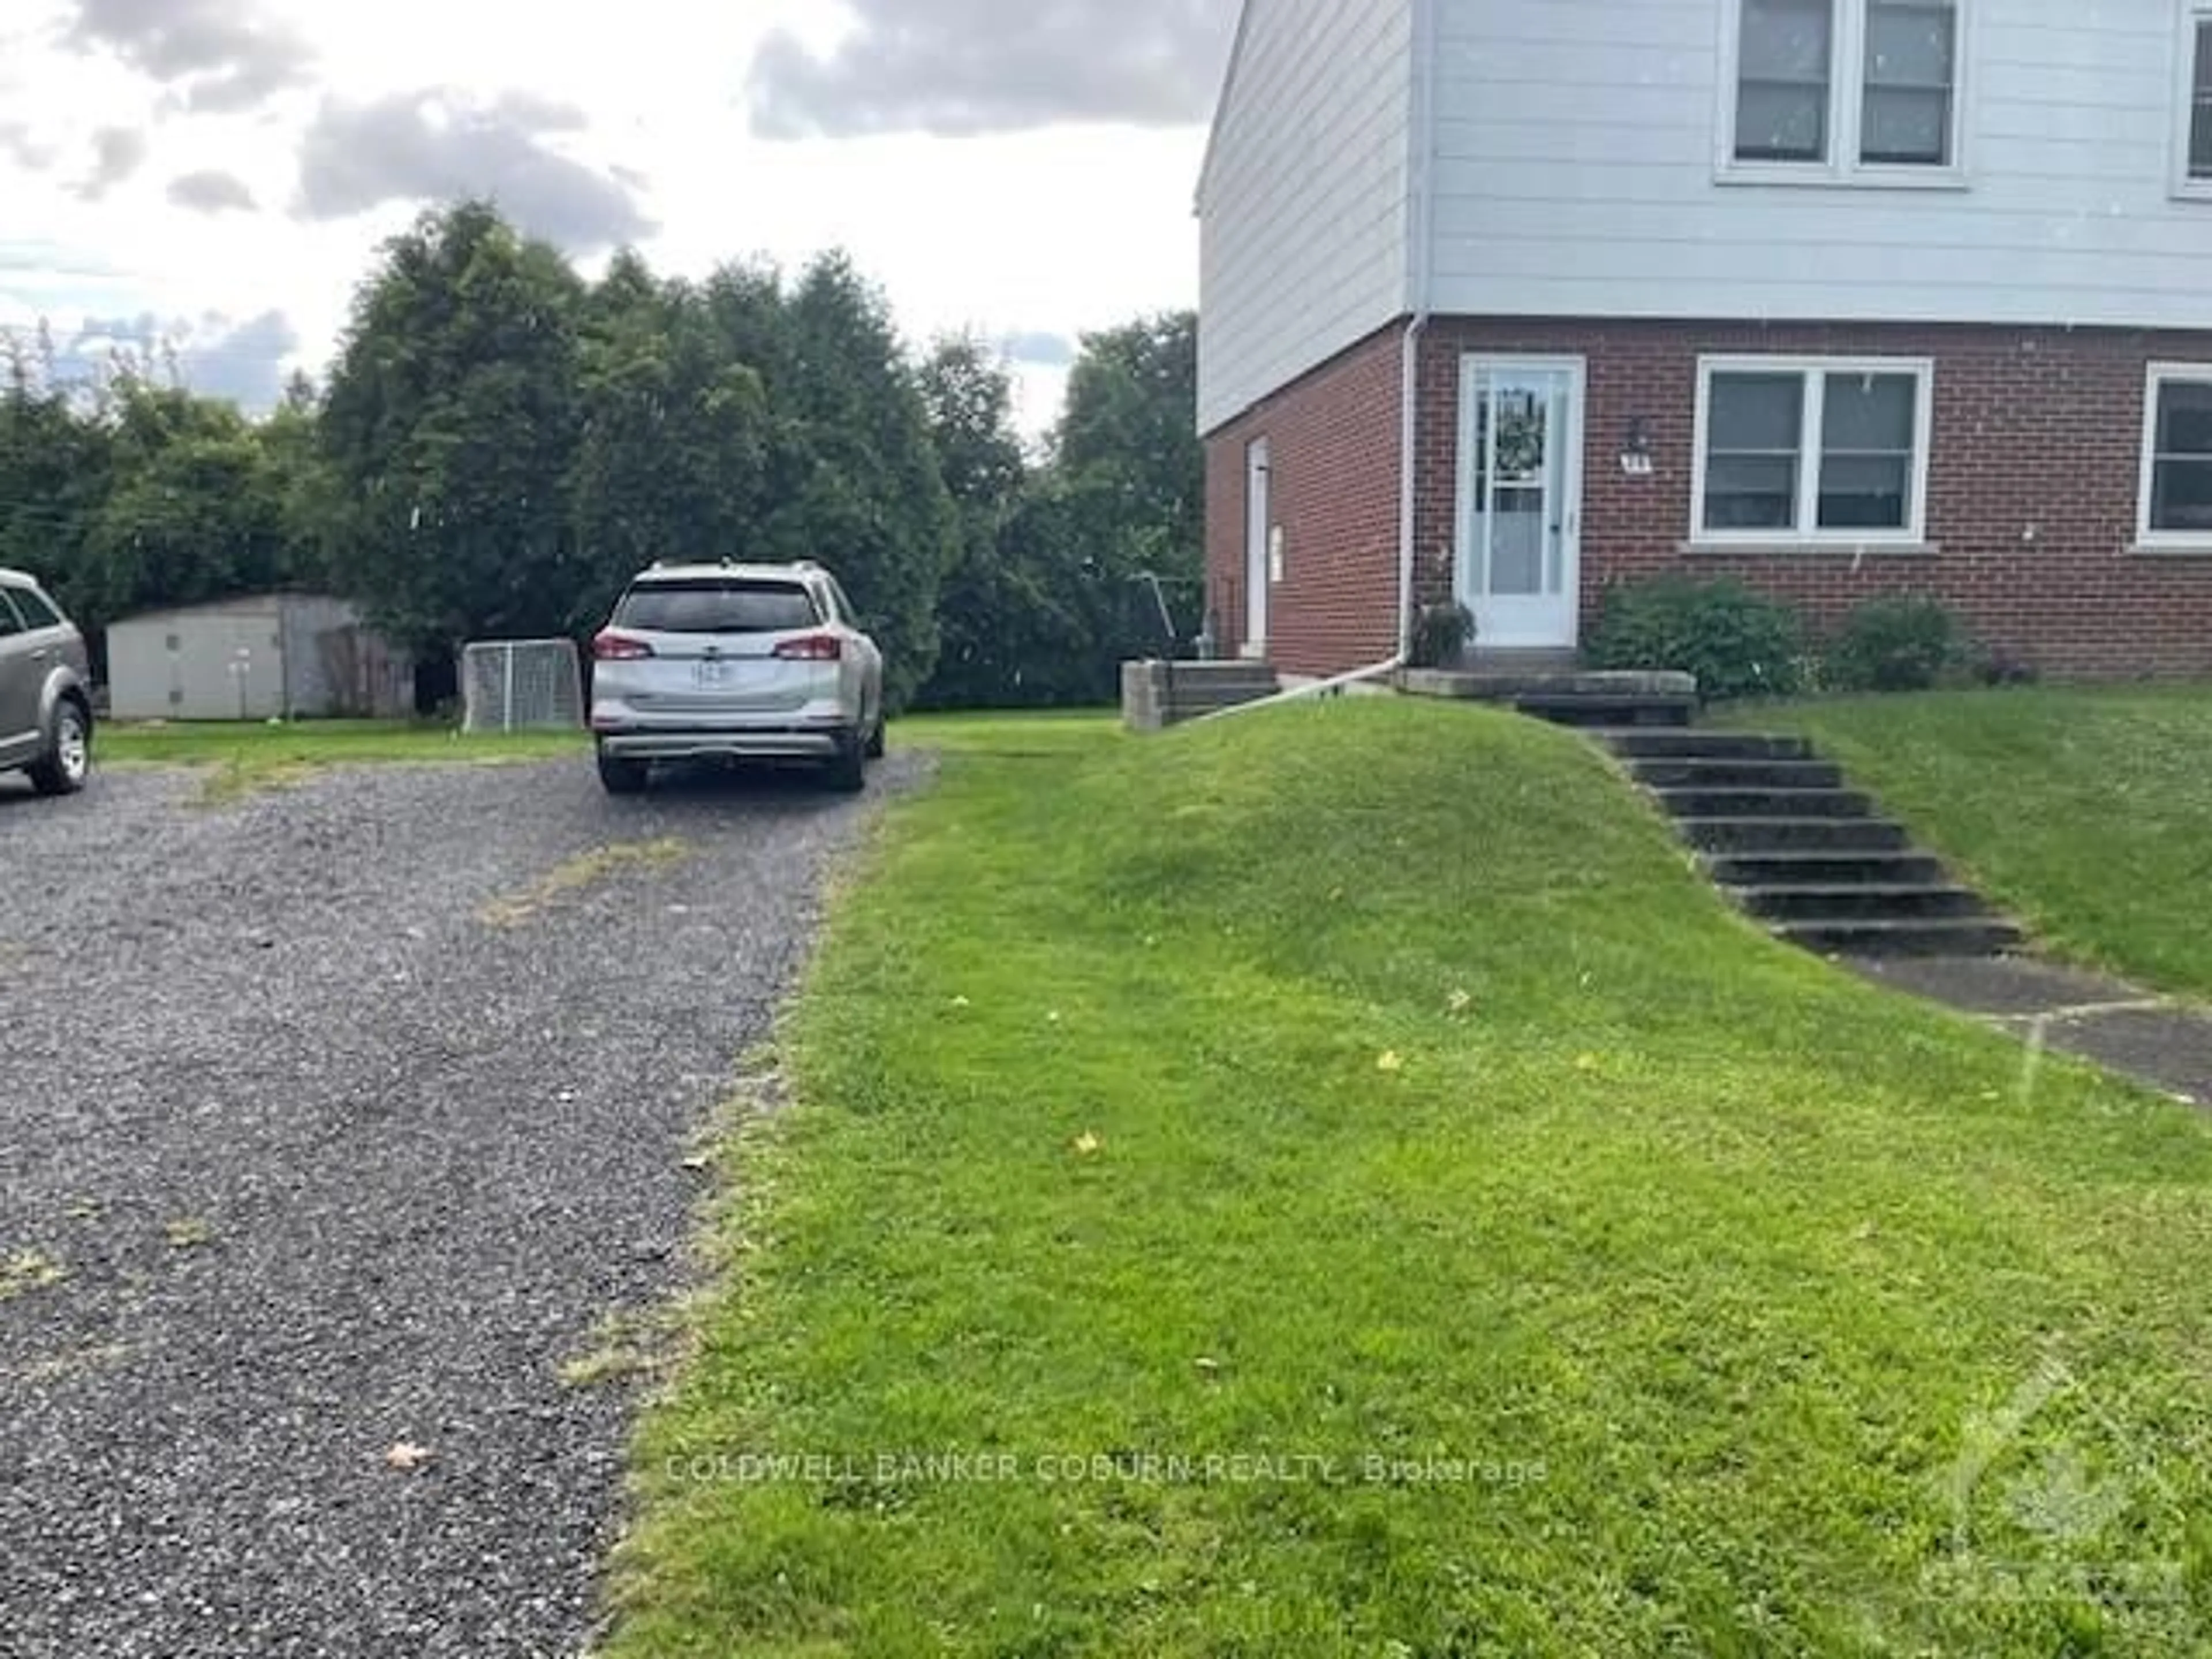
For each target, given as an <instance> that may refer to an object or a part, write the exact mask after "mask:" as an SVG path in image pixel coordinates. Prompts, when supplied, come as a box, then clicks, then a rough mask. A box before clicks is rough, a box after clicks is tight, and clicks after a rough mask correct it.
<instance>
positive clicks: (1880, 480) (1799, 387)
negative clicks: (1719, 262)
mask: <svg viewBox="0 0 2212 1659" xmlns="http://www.w3.org/2000/svg"><path fill="white" fill-rule="evenodd" d="M1934 383H1935V369H1934V366H1933V365H1932V364H1930V363H1929V362H1927V361H1926V360H1924V359H1920V358H1887V357H1876V358H1832V357H1814V358H1789V357H1766V356H1746V357H1707V358H1704V359H1701V360H1700V361H1699V366H1698V424H1697V476H1696V482H1695V485H1694V489H1693V492H1692V494H1693V500H1692V513H1691V528H1690V538H1691V540H1692V543H1693V544H1699V545H1711V546H1714V547H1723V546H1742V545H1757V546H1777V547H1791V546H1796V545H1800V544H1802V545H1804V546H1807V547H1823V546H1832V545H1838V544H1840V545H1844V546H1851V547H1858V546H1870V545H1884V544H1888V545H1899V546H1917V545H1919V544H1922V542H1923V540H1924V532H1925V527H1926V523H1927V495H1928V460H1929V419H1930V409H1931V403H1932V398H1931V393H1932V389H1933V386H1934Z"/></svg>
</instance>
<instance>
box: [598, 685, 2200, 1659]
mask: <svg viewBox="0 0 2212 1659" xmlns="http://www.w3.org/2000/svg"><path fill="white" fill-rule="evenodd" d="M934 735H935V737H936V738H937V739H938V740H939V742H941V743H942V744H944V746H945V750H946V753H945V761H944V765H943V769H942V775H941V776H940V778H939V781H938V783H937V785H936V787H934V788H933V789H932V790H930V791H929V792H927V793H923V794H921V795H918V796H915V797H911V798H909V799H907V800H906V801H904V802H902V804H900V805H898V806H896V808H895V809H894V811H893V813H892V816H891V817H890V821H889V822H888V823H887V825H886V827H885V829H884V833H883V835H882V836H881V839H880V841H879V842H878V845H877V846H876V848H874V849H873V851H872V854H871V855H870V860H869V863H868V866H867V868H866V871H865V872H863V874H862V878H861V879H860V880H859V882H858V883H857V884H855V885H854V886H852V887H851V888H849V889H848V890H847V891H846V892H845V893H844V894H843V895H842V896H841V898H840V900H839V902H838V904H837V907H836V914H835V917H834V920H833V923H832V926H831V929H830V934H829V939H828V942H827V944H826V946H825V949H824V951H823V955H822V956H821V957H820V958H819V959H818V962H817V966H816V967H815V969H813V971H812V973H811V977H810V979H809V981H808V984H807V987H806V989H805V995H804V997H803V999H802V1000H801V1003H800V1005H799V1007H798V1008H797V1010H796V1012H795V1013H794V1015H793V1018H792V1019H791V1020H790V1022H789V1025H788V1029H787V1033H786V1038H787V1040H786V1042H785V1045H784V1055H783V1058H784V1063H785V1065H786V1067H787V1072H788V1073H789V1088H790V1091H792V1093H793V1095H794V1096H795V1100H794V1103H793V1104H791V1105H789V1106H788V1107H787V1108H786V1109H784V1110H783V1111H781V1113H778V1114H775V1115H769V1116H766V1117H756V1118H753V1119H751V1120H750V1121H748V1127H744V1128H742V1129H738V1130H734V1131H733V1132H732V1136H731V1139H730V1141H729V1144H728V1146H727V1147H726V1152H725V1154H724V1158H723V1168H724V1170H725V1173H726V1176H728V1177H729V1181H730V1183H731V1184H730V1192H731V1195H730V1196H729V1197H727V1198H726V1199H725V1200H723V1201H722V1203H721V1206H720V1209H719V1210H718V1212H717V1214H716V1216H715V1218H714V1223H713V1227H712V1232H711V1238H712V1242H713V1247H714V1260H715V1262H716V1264H717V1269H718V1277H717V1279H716V1283H715V1285H714V1289H713V1290H712V1291H710V1292H708V1294H706V1295H705V1296H704V1297H702V1301H701V1303H700V1304H699V1306H698V1309H697V1310H696V1315H697V1318H698V1320H699V1328H698V1330H697V1331H696V1346H695V1351H694V1352H693V1354H692V1357H691V1358H690V1362H689V1364H687V1366H686V1368H685V1370H684V1373H683V1375H682V1376H681V1377H680V1379H679V1380H678V1383H676V1385H675V1387H674V1389H673V1392H672V1394H671V1396H670V1397H669V1398H667V1399H666V1400H665V1401H662V1402H660V1403H659V1404H658V1405H657V1406H656V1407H654V1408H653V1410H652V1412H651V1413H649V1415H648V1419H647V1424H646V1426H645V1427H644V1429H643V1430H642V1431H641V1437H640V1441H639V1444H638V1448H637V1471H638V1474H637V1480H638V1486H639V1496H640V1499H641V1516H640V1520H639V1524H638V1526H637V1528H636V1530H635V1533H634V1534H633V1536H632V1538H631V1539H630V1541H629V1544H628V1545H627V1546H626V1547H625V1548H624V1549H623V1552H622V1553H621V1555H620V1557H619V1561H618V1568H617V1583H616V1595H617V1607H618V1608H619V1610H620V1613H621V1615H622V1616H621V1620H620V1622H619V1626H618V1628H617V1632H616V1633H615V1635H614V1637H613V1638H612V1640H611V1645H610V1647H609V1649H608V1651H609V1652H610V1653H611V1655H614V1656H617V1659H647V1656H662V1655H678V1654H684V1655H694V1654H696V1655H714V1656H721V1655H734V1654H744V1655H749V1656H789V1659H796V1656H802V1655H803V1656H823V1655H832V1654H848V1653H849V1654H855V1655H923V1654H929V1655H937V1654H957V1655H1000V1656H1016V1655H1019V1656H1047V1655H1054V1656H1062V1655H1121V1654H1143V1655H1166V1656H1182V1655H1189V1656H1197V1655H1208V1656H1227V1655H1254V1656H1256V1655H1275V1654H1282V1655H1300V1656H1305V1655H1315V1656H1332V1655H1344V1656H1352V1655H1360V1656H1416V1655H1418V1656H1444V1655H1468V1654H1475V1653H1490V1652H1496V1653H1499V1654H1510V1655H1516V1656H1521V1655H1553V1654H1557V1655H1570V1654H1571V1655H1583V1654H1588V1655H1605V1656H1613V1655H1642V1654H1681V1655H1685V1656H1688V1655H1700V1656H1702V1655H1769V1654H1793V1653H1820V1654H1868V1655H1871V1654H1950V1653H1958V1654H1967V1653H1972V1654H1975V1655H2000V1654H2020V1655H2054V1654H2062V1653H2093V1652H2107V1653H2113V1654H2123V1653H2149V1652H2179V1651H2185V1650H2190V1649H2191V1647H2192V1646H2193V1645H2194V1644H2196V1643H2197V1641H2198V1640H2199V1638H2201V1635H2202V1632H2203V1630H2204V1628H2205V1627H2206V1626H2205V1624H2204V1620H2205V1618H2206V1615H2207V1612H2208V1602H2212V1528H2207V1527H2206V1525H2205V1524H2204V1523H2203V1522H2196V1523H2191V1522H2188V1521H2187V1520H2186V1519H2185V1517H2186V1516H2187V1515H2188V1514H2189V1513H2190V1512H2191V1511H2192V1510H2193V1511H2195V1512H2197V1513H2199V1514H2202V1513H2203V1512H2204V1510H2205V1508H2206V1505H2207V1502H2208V1500H2212V1473H2208V1471H2209V1470H2212V1459H2208V1454H2212V1422H2208V1407H2207V1403H2206V1392H2205V1388H2204V1377H2205V1376H2206V1372H2207V1369H2208V1367H2212V1303H2208V1301H2207V1298H2206V1297H2205V1295H2204V1293H2203V1286H2204V1285H2205V1283H2206V1280H2207V1278H2208V1274H2212V1201H2208V1200H2212V1127H2208V1125H2207V1123H2206V1121H2204V1120H2203V1119H2202V1118H2200V1117H2199V1116H2197V1115H2194V1114H2192V1113H2191V1112H2188V1111H2186V1110H2184V1109H2179V1108H2177V1107H2174V1106H2172V1105H2169V1104H2166V1103H2162V1102H2160V1101H2158V1100H2154V1099H2153V1098H2150V1097H2147V1096H2144V1095H2142V1094H2139V1093H2136V1092H2135V1091H2131V1090H2130V1089H2129V1088H2127V1087H2125V1086H2124V1085H2120V1084H2118V1083H2116V1082H2112V1081H2110V1080H2107V1079H2103V1078H2101V1077H2099V1076H2096V1075H2094V1074H2093V1073H2089V1072H2088V1071H2087V1070H2085V1069H2081V1068H2077V1067H2075V1066H2072V1065H2071V1064H2069V1063H2064V1062H2060V1061H2057V1060H2051V1061H2047V1062H2045V1063H2044V1064H2043V1065H2042V1066H2040V1068H2039V1069H2036V1070H2033V1071H2029V1070H2026V1069H2024V1067H2023V1054H2022V1052H2021V1050H2020V1049H2018V1048H2015V1047H2014V1046H2013V1045H2012V1044H2010V1043H2009V1042H2007V1041H2005V1040H2004V1039H2002V1038H2001V1037H1999V1036H1995V1035H1993V1034H1990V1033H1989V1032H1986V1031H1984V1030H1980V1029H1978V1028H1977V1027H1974V1026H1972V1025H1970V1024H1966V1023H1965V1022H1963V1021H1960V1020H1957V1019H1954V1018H1950V1017H1948V1016H1945V1015H1942V1014H1940V1013H1937V1012H1932V1011H1928V1010H1924V1009H1922V1008H1920V1007H1918V1006H1913V1005H1911V1004H1908V1003H1905V1002H1903V1001H1900V1000H1892V999H1890V998H1889V997H1887V995H1885V994H1881V993H1880V992H1877V991H1875V989H1873V988H1871V987H1867V986H1864V985H1862V984H1861V983H1859V982H1857V981H1854V980H1852V979H1850V978H1848V977H1846V976H1844V975H1841V974H1838V973H1836V972H1834V971H1832V970H1831V969H1827V968H1826V967H1825V966H1823V965H1822V964H1820V963H1818V962H1816V961H1814V959H1812V958H1811V957H1806V956H1802V955H1800V954H1797V953H1795V952H1793V951H1790V950H1787V949H1785V948H1784V947H1781V946H1779V945H1774V944H1771V943H1770V942H1769V941H1767V940H1766V939H1764V938H1763V937H1761V936H1760V935H1759V933H1756V932H1755V931H1754V930H1753V929H1752V928H1751V927H1748V926H1747V925H1746V924H1745V923H1743V922H1742V921H1739V920H1738V919H1737V918H1736V917H1735V915H1733V914H1732V913H1731V912H1729V910H1728V909H1726V908H1723V905H1722V904H1721V902H1719V901H1718V900H1717V899H1716V898H1715V897H1714V896H1713V895H1712V894H1711V892H1709V891H1708V890H1706V888H1705V886H1704V885H1702V884H1700V883H1699V881H1698V880H1697V879H1696V878H1694V877H1693V876H1692V873H1691V872H1690V871H1689V869H1688V868H1687V866H1686V861H1685V860H1683V858H1682V857H1681V855H1680V853H1679V852H1678V851H1677V850H1676V848H1675V847H1674V844H1673V842H1672V841H1671V840H1670V837H1669V836H1668V832H1667V830H1666V829H1664V827H1663V826H1662V824H1661V823H1658V822H1657V820H1656V818H1655V817H1652V816H1651V815H1650V814H1649V813H1648V812H1647V811H1645V810H1644V808H1643V807H1642V806H1641V805H1638V803H1637V802H1636V801H1635V799H1634V798H1633V797H1632V794H1631V793H1630V792H1629V791H1628V790H1627V789H1626V787H1625V786H1624V785H1623V784H1622V783H1621V782H1620V781H1618V779H1617V778H1616V776H1615V775H1614V774H1613V772H1612V771H1611V770H1610V769H1609V768H1608V766H1607V763H1605V762H1603V761H1602V760H1601V759H1600V757H1598V756H1597V754H1596V753H1595V750H1592V749H1590V748H1589V747H1587V746H1585V745H1584V744H1582V743H1580V742H1579V741H1578V740H1577V739H1576V738H1572V737H1571V736H1568V735H1566V734H1564V733H1562V732H1556V731H1553V730H1551V729H1549V728H1547V727H1544V726H1537V725H1535V724H1533V723H1528V722H1523V721H1518V720H1511V719H1509V718H1506V717H1503V716H1499V715H1494V714H1488V713H1486V712H1481V711H1476V710H1472V709H1462V708H1445V707H1440V706H1430V705H1421V704H1416V703H1412V702H1395V701H1383V700H1371V701H1370V700H1353V701H1349V702H1341V703H1335V704H1331V705H1328V706H1322V707H1301V708H1288V709H1283V710H1279V711H1274V712H1272V713H1268V714H1259V715H1255V716H1252V717H1249V718H1246V719H1243V720H1234V721H1231V722H1227V723H1225V724H1222V725H1218V726H1209V727H1205V728H1199V729H1187V730H1184V731H1182V732H1176V733H1173V734H1170V735H1169V736H1167V737H1164V738H1155V739H1150V740H1136V739H1131V738H1124V737H1122V736H1121V735H1120V734H1118V733H1115V732H1112V731H1110V730H1109V729H1108V728H1105V727H1103V726H1100V725H1098V724H1097V723H1095V722H1094V723H1041V724H1026V723H1018V722H978V723H971V724H963V725H948V726H940V727H939V728H938V729H937V730H936V732H935V733H934ZM2053 1365H2058V1366H2063V1367H2065V1368H2066V1372H2065V1375H2066V1376H2068V1377H2069V1379H2071V1380H2070V1382H2069V1383H2068V1384H2067V1385H2066V1386H2065V1387H2063V1388H2061V1389H2058V1390H2057V1392H2056V1393H2055V1394H2054V1395H2051V1397H2050V1398H2049V1399H2048V1400H2047V1401H2042V1400H2041V1396H2040V1395H2024V1393H2023V1391H2024V1390H2030V1389H2033V1387H2034V1379H2036V1378H2037V1377H2038V1376H2039V1375H2041V1374H2043V1372H2044V1370H2045V1368H2046V1367H2049V1366H2053ZM2023 1400H2027V1401H2029V1403H2031V1404H2033V1403H2034V1402H2035V1401H2041V1403H2040V1408H2039V1409H2037V1410H2033V1411H2032V1412H2026V1413H2025V1417H2024V1420H2021V1415H2022V1414H2021V1413H2015V1415H2013V1416H2008V1415H2006V1413H2007V1412H2008V1407H2010V1406H2012V1405H2013V1404H2014V1403H2015V1402H2018V1401H2023ZM953 1453H964V1454H980V1455H982V1457H983V1458H984V1460H985V1461H983V1462H981V1463H977V1462H969V1463H967V1464H964V1465H955V1466H951V1467H945V1466H943V1465H940V1466H939V1467H938V1468H930V1467H929V1466H927V1464H924V1463H915V1462H908V1461H906V1460H908V1459H919V1458H922V1457H924V1456H926V1455H931V1454H936V1455H940V1456H941V1455H946V1454H953ZM810 1457H811V1458H814V1459H817V1460H819V1461H817V1462H816V1463H814V1464H812V1465H811V1466H810V1465H809V1464H808V1463H806V1462H805V1461H803V1460H805V1459H807V1458H810ZM763 1459H774V1460H787V1461H782V1462H769V1463H763V1462H761V1461H760V1460H763ZM788 1460H798V1461H788ZM1146 1460H1151V1461H1149V1462H1147V1461H1146ZM1255 1460H1273V1461H1272V1462H1260V1461H1255ZM1977 1470H1978V1471H1980V1473H1979V1474H1978V1475H1977V1474H1975V1472H1976V1471H1977ZM1962 1472H1963V1473H1962ZM984 1476H991V1477H994V1478H991V1479H985V1478H982V1477H984ZM1954 1488H1955V1492H1954Z"/></svg>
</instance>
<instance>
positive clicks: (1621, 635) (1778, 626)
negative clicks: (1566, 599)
mask: <svg viewBox="0 0 2212 1659" xmlns="http://www.w3.org/2000/svg"><path fill="white" fill-rule="evenodd" d="M1804 652H1805V643H1804V629H1803V628H1802V625H1801V624H1800V623H1799V622H1798V619H1797V615H1796V612H1795V611H1791V610H1790V608H1789V607H1788V606H1786V605H1779V604H1778V603H1776V602H1775V601H1774V600H1772V599H1765V598H1764V597H1762V596H1761V595H1759V594H1757V593H1754V592H1752V591H1751V589H1749V588H1748V587H1747V586H1744V585H1743V584H1742V583H1741V582H1739V581H1736V580H1733V579H1727V578H1724V579H1723V580H1718V581H1710V582H1705V581H1696V580H1692V579H1690V578H1688V577H1686V576H1660V577H1656V578H1654V579H1652V580H1645V581H1636V582H1624V583H1622V584H1620V586H1615V587H1613V588H1611V589H1609V590H1608V591H1607V594H1606V599H1605V608H1604V611H1603V612H1602V614H1601V616H1600V617H1599V620H1598V624H1597V628H1596V629H1595V632H1594V633H1593V634H1592V635H1590V639H1589V647H1588V654H1589V659H1590V662H1591V664H1592V665H1594V666H1595V667H1598V668H1629V669H1633V668H1648V669H1667V670H1673V671H1679V672H1682V673H1688V674H1695V675H1696V676H1697V677H1698V690H1699V695H1700V696H1703V697H1704V698H1705V701H1706V702H1726V701H1728V700H1729V699H1732V698H1736V697H1753V696H1789V695H1790V693H1792V692H1794V691H1796V690H1798V688H1799V686H1800V684H1801V683H1802V678H1803V666H1802V663H1803V658H1804Z"/></svg>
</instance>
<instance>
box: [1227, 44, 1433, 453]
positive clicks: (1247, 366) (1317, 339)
mask: <svg viewBox="0 0 2212 1659" xmlns="http://www.w3.org/2000/svg"><path fill="white" fill-rule="evenodd" d="M1412 19H1413V0H1249V7H1248V10H1247V15H1246V17H1245V20H1244V27H1243V33H1242V38H1241V40H1240V42H1239V46H1238V51H1237V63H1236V64H1235V66H1234V68H1233V69H1232V70H1231V80H1230V84H1229V86H1228V88H1227V90H1226V92H1225V96H1224V100H1223V105H1222V109H1221V112H1220V113H1219V116H1218V118H1217V122H1216V131H1215V134H1214V139H1213V145H1212V154H1211V155H1210V158H1209V160H1208V163H1207V169H1206V178H1205V179H1204V181H1203V183H1202V184H1201V185H1200V203H1199V210H1200V220H1201V225H1200V249H1201V252H1200V282H1201V287H1202V290H1203V300H1202V303H1201V307H1200V325H1199V393H1198V398H1199V425H1200V428H1201V429H1202V430H1205V431H1209V432H1210V431H1212V430H1213V429H1214V428H1217V427H1219V426H1221V425H1223V424H1224V423H1225V422H1228V421H1230V420H1232V419H1234V418H1235V417H1236V416H1237V415H1239V414H1241V413H1242V412H1243V410H1246V409H1247V408H1249V407H1250V406H1251V405H1252V404H1255V403H1256V402H1258V401H1259V400H1260V399H1261V398H1264V397H1266V396H1267V394H1268V393H1269V392H1273V391H1275V390H1277V389H1278V388H1279V387H1280V386H1284V385H1286V384H1287V383H1288V382H1290V381H1291V380H1295V379H1297V377H1298V376H1299V375H1300V374H1304V373H1305V372H1306V371H1307V370H1308V369H1310V368H1315V367H1316V366H1317V365H1319V364H1321V363H1322V362H1326V361H1328V358H1330V357H1331V356H1334V355H1335V354H1336V353H1337V352H1339V351H1341V350H1342V349H1344V348H1345V347H1346V346H1348V345H1351V344H1352V343H1355V342H1357V341H1358V340H1359V339H1361V338H1363V337H1365V336H1367V335H1369V334H1371V333H1373V332H1374V331H1376V329H1378V328H1380V327H1382V326H1383V325H1384V324H1386V323H1389V321H1391V320H1392V319H1394V318H1396V317H1398V316H1400V315H1401V314H1402V313H1404V312H1405V311H1406V309H1407V246H1408V234H1409V232H1408V216H1407V197H1408V185H1407V172H1408V167H1409V163H1410V161H1411V157H1412V149H1413V144H1412V119H1413V21H1412Z"/></svg>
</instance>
